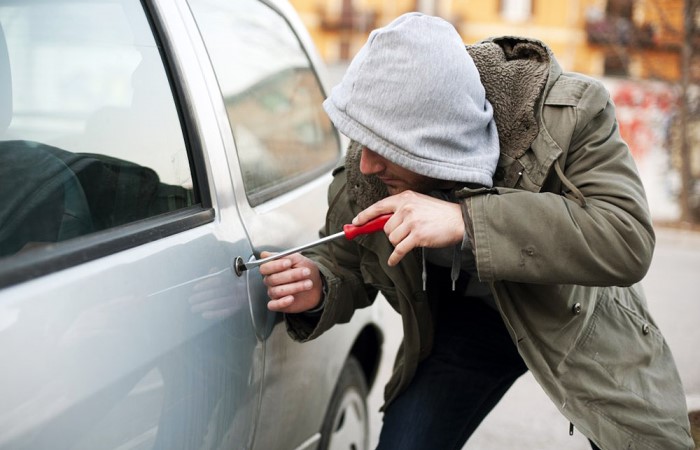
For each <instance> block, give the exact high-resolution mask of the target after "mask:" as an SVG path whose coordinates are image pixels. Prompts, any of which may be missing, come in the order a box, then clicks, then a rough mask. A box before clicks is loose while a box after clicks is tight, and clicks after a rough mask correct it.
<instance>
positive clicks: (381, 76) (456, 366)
mask: <svg viewBox="0 0 700 450" xmlns="http://www.w3.org/2000/svg"><path fill="white" fill-rule="evenodd" d="M466 50H467V51H465V48H464V44H462V43H461V40H460V38H459V35H458V34H457V32H456V30H455V29H454V28H453V27H452V26H451V25H449V24H448V23H447V22H445V21H443V20H441V19H439V18H435V17H430V16H425V15H421V14H418V13H411V14H407V15H404V16H401V17H399V18H398V19H396V20H395V21H394V22H392V23H391V24H389V25H388V26H386V27H385V28H381V29H378V30H375V31H374V32H372V34H371V35H370V37H369V39H368V42H367V43H366V45H365V46H364V47H363V48H362V49H361V50H360V52H359V53H358V54H357V56H356V57H355V58H354V60H353V61H352V63H351V65H350V66H349V68H348V70H347V73H346V75H345V77H344V78H343V80H342V82H341V83H340V85H338V86H337V87H335V88H334V89H333V91H332V93H331V95H330V97H329V98H328V99H327V100H326V101H325V102H324V107H325V109H326V111H327V113H328V115H329V116H330V118H331V120H332V121H333V122H334V123H335V125H336V126H337V127H338V129H339V130H340V131H341V132H342V133H343V134H345V135H347V136H348V137H349V138H350V139H351V140H352V144H351V145H350V148H349V149H348V154H347V157H346V160H345V165H344V167H341V168H339V169H337V170H336V171H335V175H334V181H333V183H332V185H331V187H330V190H329V209H328V214H327V224H326V227H325V230H324V232H323V233H322V234H329V233H333V232H336V231H338V230H340V229H341V228H342V225H343V224H346V223H349V222H351V221H352V223H354V224H357V225H359V224H363V223H365V222H367V221H368V220H370V219H372V218H373V217H376V216H378V215H380V214H386V213H393V216H392V217H391V219H390V220H389V221H388V222H387V223H386V225H385V227H384V233H375V234H372V235H366V236H362V237H359V238H356V239H355V240H353V241H343V240H341V241H334V242H333V243H332V244H329V245H328V246H325V247H317V248H316V249H315V250H314V251H310V252H308V253H306V254H305V256H302V255H299V254H296V255H292V256H290V257H287V258H284V259H280V260H277V261H273V262H270V263H267V264H265V265H263V266H261V268H260V270H261V273H262V274H263V275H264V276H265V283H266V284H267V286H268V294H269V296H270V299H271V301H270V302H269V305H268V307H269V308H270V309H271V310H273V311H281V312H284V313H286V315H285V317H286V322H287V327H288V331H289V333H290V335H291V336H292V337H293V338H294V339H297V340H300V341H306V340H309V339H313V338H315V337H317V336H319V335H320V334H321V333H323V332H324V331H325V330H327V329H329V328H330V327H331V326H333V325H334V324H336V323H342V322H346V321H348V320H350V317H351V316H352V314H353V311H354V310H355V309H356V308H362V307H365V306H367V305H369V304H371V302H372V301H373V300H374V298H375V296H376V294H377V292H378V291H381V292H382V294H383V295H384V297H385V298H386V299H387V300H388V301H389V302H390V303H391V305H392V306H393V307H394V308H395V309H396V310H397V311H398V312H399V313H400V314H401V317H402V322H403V328H404V339H403V342H402V345H401V347H400V349H399V352H398V355H397V358H396V362H395V369H394V373H393V375H392V377H391V379H390V380H389V382H388V384H387V386H386V389H385V405H384V407H383V410H384V412H385V414H384V425H383V428H382V431H381V435H380V442H379V448H382V449H384V448H385V449H409V448H412V449H450V448H453V449H459V448H461V447H462V446H463V445H464V443H465V442H466V440H467V439H468V437H469V436H470V435H471V433H472V432H473V431H474V429H476V427H477V426H478V424H479V423H480V422H481V421H482V419H483V418H484V417H485V416H486V415H487V414H488V412H489V411H490V410H491V409H492V408H493V406H495V404H496V403H497V402H498V401H499V399H500V398H501V397H502V396H503V395H504V393H505V392H506V391H507V389H508V388H509V387H510V386H511V385H512V383H513V382H514V381H515V380H516V379H517V378H518V377H519V376H520V375H521V374H522V373H524V372H525V371H526V370H530V371H531V372H532V374H533V375H534V377H535V379H536V380H537V381H538V382H539V384H540V385H541V386H542V388H543V389H544V390H545V392H546V393H547V395H548V396H549V397H550V398H551V400H552V401H553V402H554V404H555V405H557V407H558V408H559V410H560V411H561V413H562V414H563V415H564V416H566V417H567V418H568V419H569V420H570V421H571V423H572V427H573V426H575V427H576V428H578V429H579V430H580V431H581V432H582V433H583V434H584V435H585V436H586V437H588V438H589V439H590V440H591V445H592V447H593V448H598V447H599V448H602V449H604V450H619V449H657V450H672V449H689V448H692V447H693V444H692V440H691V438H690V434H689V425H688V418H687V415H686V405H685V398H684V394H683V389H682V386H681V383H680V380H679V376H678V374H677V371H676V368H675V364H674V362H673V359H672V356H671V353H670V351H669V349H668V347H667V345H666V343H665V341H664V339H663V337H662V335H661V333H660V332H659V330H658V329H657V328H656V326H655V324H654V322H653V320H652V318H651V317H650V314H649V311H648V310H647V307H646V303H645V301H644V296H643V293H642V290H641V288H640V286H639V285H638V284H636V283H637V282H638V281H640V280H641V279H642V277H643V276H644V275H645V273H646V271H647V269H648V267H649V263H650V260H651V256H652V252H653V247H654V233H653V229H652V225H651V220H650V217H649V212H648V208H647V204H646V199H645V194H644V190H643V187H642V184H641V182H640V180H639V177H638V175H637V172H636V168H635V166H634V162H633V160H632V157H631V155H630V152H629V149H628V148H627V146H626V144H625V143H624V142H623V141H622V140H621V138H620V136H619V133H618V130H617V123H616V120H615V115H614V108H613V105H612V103H611V102H610V100H609V96H608V93H607V92H606V91H605V89H604V88H603V87H602V86H601V84H600V83H598V82H596V81H594V80H592V79H590V78H587V77H584V76H582V75H578V74H573V73H563V72H562V69H561V68H560V66H559V65H558V64H557V62H556V60H555V59H554V56H553V55H552V53H551V51H550V50H549V49H548V48H547V47H546V46H545V45H544V44H542V43H540V42H538V41H534V40H528V39H520V38H513V37H506V38H498V39H492V40H488V41H484V42H481V43H479V44H476V45H472V46H468V47H467V49H466ZM496 130H497V131H496ZM504 432H508V430H504ZM596 445H597V446H598V447H596Z"/></svg>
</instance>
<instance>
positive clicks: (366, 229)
mask: <svg viewBox="0 0 700 450" xmlns="http://www.w3.org/2000/svg"><path fill="white" fill-rule="evenodd" d="M391 216H392V214H384V215H381V216H378V217H375V218H374V219H372V220H370V221H369V222H367V223H366V224H364V225H360V226H355V225H352V224H347V225H343V231H341V232H338V233H335V234H332V235H330V236H326V237H324V238H321V239H318V240H316V241H313V242H310V243H308V244H304V245H301V246H299V247H295V248H291V249H289V250H285V251H283V252H280V253H275V254H274V255H272V256H268V257H267V258H263V259H254V260H253V261H248V262H247V263H244V262H243V259H242V258H241V257H240V256H239V257H237V258H236V261H235V268H236V273H237V274H238V275H239V276H240V275H241V273H243V272H245V271H246V270H250V269H252V268H254V267H258V266H260V265H261V264H265V263H267V262H270V261H274V260H276V259H279V258H282V257H284V256H287V255H291V254H292V253H298V252H300V251H302V250H306V249H307V248H311V247H315V246H317V245H320V244H325V243H326V242H330V241H334V240H336V239H340V238H341V237H344V238H345V239H347V240H348V241H351V240H353V239H355V238H356V237H357V236H360V235H363V234H371V233H374V232H376V231H381V230H383V229H384V224H385V223H386V222H387V220H389V218H390V217H391Z"/></svg>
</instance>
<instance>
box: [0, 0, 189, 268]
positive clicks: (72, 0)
mask: <svg viewBox="0 0 700 450" xmlns="http://www.w3.org/2000/svg"><path fill="white" fill-rule="evenodd" d="M0 193H2V196H3V199H4V201H3V202H2V203H0V257H2V256H7V255H12V254H16V253H18V252H21V251H25V250H27V249H30V248H31V247H35V246H41V245H45V244H47V243H52V242H58V241H64V240H67V239H70V238H73V237H77V236H81V235H85V234H89V233H92V232H95V231H99V230H104V229H109V228H111V227H116V226H118V225H122V224H126V223H130V222H133V221H136V220H140V219H144V218H147V217H151V216H154V215H157V214H161V213H165V212H168V211H173V210H176V209H179V208H183V207H185V206H188V205H191V204H192V203H193V198H194V196H193V193H192V177H191V171H190V166H189V161H188V156H187V149H186V147H185V141H184V139H183V133H182V130H181V127H180V120H179V117H178V113H177V109H176V105H175V102H174V99H173V94H172V92H171V89H170V85H169V82H168V78H167V76H166V72H165V69H164V65H163V62H162V59H161V56H160V52H159V49H158V46H157V45H156V41H155V39H154V37H153V35H152V32H151V29H150V27H149V24H148V22H147V20H146V18H145V14H144V11H143V8H142V6H141V4H140V2H139V1H138V0H92V1H89V2H86V1H76V0H56V1H51V2H48V1H41V2H35V1H14V2H3V3H0Z"/></svg>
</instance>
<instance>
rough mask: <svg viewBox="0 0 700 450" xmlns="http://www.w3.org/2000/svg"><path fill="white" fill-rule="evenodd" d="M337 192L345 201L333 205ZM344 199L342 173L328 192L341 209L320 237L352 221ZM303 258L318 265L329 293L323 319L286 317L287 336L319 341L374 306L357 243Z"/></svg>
mask: <svg viewBox="0 0 700 450" xmlns="http://www.w3.org/2000/svg"><path fill="white" fill-rule="evenodd" d="M338 191H340V194H339V195H341V196H342V197H341V198H339V199H337V200H338V201H337V202H333V201H332V198H334V197H335V196H336V194H337V193H338ZM345 196H346V194H345V176H344V174H343V173H342V172H341V173H340V174H337V175H336V177H335V179H334V181H333V184H332V185H331V188H330V190H329V202H331V203H337V204H338V205H339V206H338V207H336V208H333V209H332V210H330V211H329V212H328V217H327V225H326V227H324V228H323V229H322V230H321V231H320V232H319V235H320V237H325V236H328V235H330V234H334V233H337V232H339V231H342V227H343V224H346V223H350V222H351V221H352V218H353V217H354V216H353V214H352V212H351V210H350V208H349V207H347V206H346V205H347V204H348V203H347V199H346V198H343V197H345ZM340 205H342V206H340ZM304 256H306V257H308V258H311V259H312V260H314V262H315V263H316V264H317V265H318V268H319V270H320V271H321V274H322V276H323V277H324V278H325V281H326V286H327V293H326V297H325V300H324V308H323V310H322V313H321V314H320V315H315V316H314V315H309V314H304V313H301V314H286V315H285V320H286V323H287V332H288V333H289V335H290V336H291V337H292V338H293V339H295V340H297V341H302V342H303V341H308V340H311V339H315V338H317V337H318V336H320V335H321V334H323V333H324V332H325V331H327V330H328V329H330V328H331V327H332V326H333V325H335V324H338V323H346V322H348V321H350V319H351V318H352V315H353V313H354V312H355V309H358V308H364V307H367V306H369V305H371V304H372V303H373V302H374V299H375V298H376V296H377V290H376V289H374V288H373V287H371V286H369V285H366V284H365V283H364V282H363V277H362V273H361V271H360V260H361V258H360V252H359V246H358V245H357V244H356V243H355V242H353V241H348V240H345V239H336V240H334V241H331V242H330V243H328V244H326V245H322V246H318V247H315V248H313V249H311V250H308V251H306V252H304Z"/></svg>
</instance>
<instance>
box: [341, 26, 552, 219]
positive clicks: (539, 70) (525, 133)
mask: <svg viewBox="0 0 700 450" xmlns="http://www.w3.org/2000/svg"><path fill="white" fill-rule="evenodd" d="M466 48H467V51H468V53H469V55H471V58H472V60H473V61H474V64H475V65H476V68H477V69H478V71H479V77H480V79H481V83H482V84H483V86H484V89H485V93H486V98H487V100H488V101H489V102H490V103H491V105H492V107H493V116H494V121H495V123H496V127H497V129H498V139H499V146H500V153H501V158H504V157H506V158H507V159H511V160H512V159H519V158H520V157H521V156H522V155H523V154H525V152H526V151H527V150H528V149H529V148H530V145H531V144H532V142H533V141H534V139H535V137H537V134H538V133H539V129H540V110H541V108H542V98H543V93H544V92H545V91H546V90H547V89H548V86H549V85H550V84H552V83H553V82H554V80H555V79H556V78H557V77H558V76H559V74H560V73H561V68H560V66H559V65H558V63H557V62H556V60H555V59H554V56H553V55H552V53H551V51H550V50H549V48H548V47H547V46H546V45H545V44H543V43H542V42H540V41H537V40H533V39H526V38H518V37H502V38H493V39H489V40H485V41H482V42H479V43H477V44H474V45H468V46H467V47H466ZM341 131H342V130H341ZM350 138H351V139H352V137H350ZM362 145H363V144H361V143H359V142H351V143H350V146H349V147H348V151H347V155H346V161H345V169H346V171H347V189H348V195H349V197H350V199H352V200H353V201H355V202H356V203H357V204H358V206H359V207H360V208H362V209H364V208H366V207H368V206H370V205H372V204H373V203H375V202H376V201H378V200H380V199H381V198H383V197H385V196H387V195H388V191H387V190H386V188H385V187H384V185H383V183H382V182H381V181H380V180H379V179H377V178H376V177H374V176H365V175H363V174H362V173H360V169H359V163H360V151H361V150H362ZM489 185H490V184H489Z"/></svg>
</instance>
